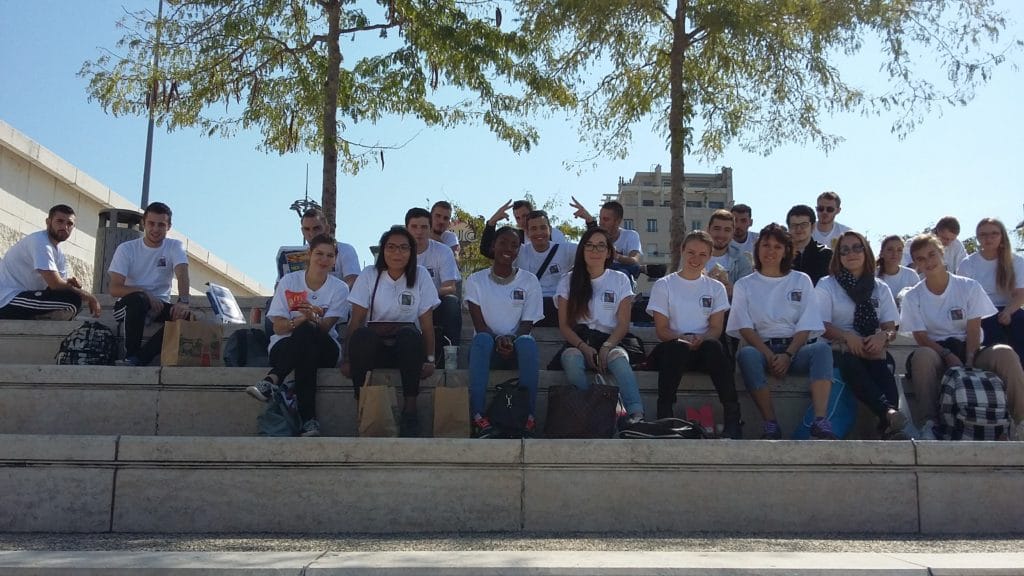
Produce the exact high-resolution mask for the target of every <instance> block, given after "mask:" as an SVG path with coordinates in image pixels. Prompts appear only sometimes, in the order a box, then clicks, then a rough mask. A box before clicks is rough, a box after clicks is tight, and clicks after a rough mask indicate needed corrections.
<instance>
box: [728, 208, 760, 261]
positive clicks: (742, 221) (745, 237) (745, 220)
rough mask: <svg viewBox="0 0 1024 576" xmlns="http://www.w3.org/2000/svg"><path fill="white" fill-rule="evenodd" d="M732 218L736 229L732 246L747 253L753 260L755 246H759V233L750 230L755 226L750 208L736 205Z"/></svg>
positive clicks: (733, 232) (733, 233)
mask: <svg viewBox="0 0 1024 576" xmlns="http://www.w3.org/2000/svg"><path fill="white" fill-rule="evenodd" d="M731 212H732V217H733V220H734V223H735V224H736V228H735V229H734V230H733V231H732V245H733V246H735V247H737V248H739V249H740V251H742V252H746V253H747V254H750V255H751V258H753V254H754V246H755V245H756V244H757V232H754V231H753V230H751V229H750V227H751V226H753V225H754V218H753V213H752V212H751V210H750V206H747V205H746V204H736V205H735V206H733V207H732V210H731Z"/></svg>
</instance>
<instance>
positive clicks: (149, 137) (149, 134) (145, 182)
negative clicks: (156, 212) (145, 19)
mask: <svg viewBox="0 0 1024 576" xmlns="http://www.w3.org/2000/svg"><path fill="white" fill-rule="evenodd" d="M163 14H164V0H160V3H159V4H158V5H157V9H156V42H155V44H154V45H153V84H152V86H150V90H151V92H150V97H149V128H148V129H147V130H146V162H145V165H144V168H143V169H142V204H141V208H142V209H143V210H145V209H146V206H149V175H150V168H151V166H152V165H153V108H154V107H155V106H156V83H157V81H158V78H157V73H158V72H159V70H160V18H162V17H163Z"/></svg>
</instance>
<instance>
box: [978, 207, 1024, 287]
mask: <svg viewBox="0 0 1024 576" xmlns="http://www.w3.org/2000/svg"><path fill="white" fill-rule="evenodd" d="M985 224H990V225H992V226H995V227H996V228H999V238H1000V240H999V248H998V249H997V250H996V289H997V290H999V291H1000V292H1002V293H1003V294H1006V295H1007V296H1009V295H1010V294H1011V293H1012V292H1013V288H1014V286H1015V285H1016V284H1017V274H1016V273H1015V272H1014V271H1013V252H1011V251H1010V235H1009V234H1008V233H1007V232H1006V226H1005V225H1004V224H1003V223H1002V222H1001V221H999V220H997V219H996V218H982V219H981V221H980V222H978V225H977V226H975V227H974V234H975V236H977V234H978V229H979V228H981V227H982V226H984V225H985Z"/></svg>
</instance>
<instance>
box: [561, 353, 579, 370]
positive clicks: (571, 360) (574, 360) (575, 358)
mask: <svg viewBox="0 0 1024 576" xmlns="http://www.w3.org/2000/svg"><path fill="white" fill-rule="evenodd" d="M583 365H584V359H583V352H580V351H579V349H577V348H566V349H565V350H564V351H563V352H562V367H563V368H570V367H573V366H583Z"/></svg>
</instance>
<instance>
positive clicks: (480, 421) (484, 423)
mask: <svg viewBox="0 0 1024 576" xmlns="http://www.w3.org/2000/svg"><path fill="white" fill-rule="evenodd" d="M493 436H494V427H493V426H491V421H490V420H488V419H487V417H485V416H482V415H480V414H477V415H476V416H474V417H473V437H474V438H491V437H493Z"/></svg>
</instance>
